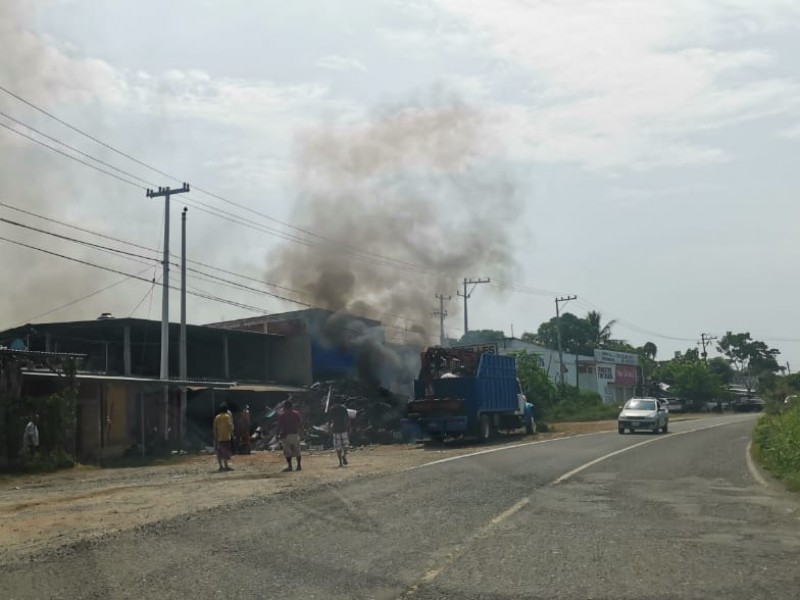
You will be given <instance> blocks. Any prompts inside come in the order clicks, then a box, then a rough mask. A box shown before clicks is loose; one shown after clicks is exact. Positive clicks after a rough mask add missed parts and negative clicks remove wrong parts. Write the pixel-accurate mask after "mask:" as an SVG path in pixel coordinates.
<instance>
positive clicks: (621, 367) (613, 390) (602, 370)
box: [594, 350, 639, 404]
mask: <svg viewBox="0 0 800 600" xmlns="http://www.w3.org/2000/svg"><path fill="white" fill-rule="evenodd" d="M594 358H595V362H596V371H597V392H598V393H599V394H600V396H601V397H602V398H603V401H604V402H605V403H606V404H624V403H625V402H627V401H628V400H629V399H630V398H632V397H633V396H635V395H636V384H637V381H638V375H639V370H638V362H639V361H638V357H637V356H636V355H635V354H628V353H627V352H614V351H611V350H595V351H594Z"/></svg>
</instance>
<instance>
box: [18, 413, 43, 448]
mask: <svg viewBox="0 0 800 600" xmlns="http://www.w3.org/2000/svg"><path fill="white" fill-rule="evenodd" d="M22 446H23V448H24V449H25V452H26V453H27V454H29V455H30V454H33V452H34V451H35V450H36V449H37V448H38V447H39V428H38V427H37V426H36V415H31V417H30V419H29V420H28V424H27V425H25V433H24V434H23V436H22Z"/></svg>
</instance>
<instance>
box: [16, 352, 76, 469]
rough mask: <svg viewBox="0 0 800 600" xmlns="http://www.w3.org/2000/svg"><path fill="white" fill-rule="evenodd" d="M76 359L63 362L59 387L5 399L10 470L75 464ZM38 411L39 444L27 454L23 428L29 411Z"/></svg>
mask: <svg viewBox="0 0 800 600" xmlns="http://www.w3.org/2000/svg"><path fill="white" fill-rule="evenodd" d="M75 373H76V365H75V363H74V361H66V362H65V363H64V364H63V366H62V372H61V373H60V377H59V383H60V389H59V390H58V392H56V393H55V394H53V395H51V396H47V397H42V398H26V397H15V398H9V399H8V400H7V402H6V423H7V427H8V437H7V439H6V443H7V444H8V456H9V459H10V460H9V470H10V471H13V472H24V473H41V472H46V471H55V470H58V469H64V468H70V467H73V466H74V465H75V459H74V456H75V426H76V405H77V398H78V385H77V379H76V377H75ZM34 414H35V415H37V426H38V428H39V448H38V449H37V450H36V451H35V452H34V453H33V454H32V455H29V454H26V453H25V452H24V451H23V448H22V438H23V431H24V430H25V425H26V424H27V422H28V419H29V417H30V415H34Z"/></svg>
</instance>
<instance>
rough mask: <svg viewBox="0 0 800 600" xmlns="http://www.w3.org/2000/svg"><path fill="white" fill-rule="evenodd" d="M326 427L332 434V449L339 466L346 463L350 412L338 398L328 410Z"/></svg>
mask: <svg viewBox="0 0 800 600" xmlns="http://www.w3.org/2000/svg"><path fill="white" fill-rule="evenodd" d="M328 427H329V428H330V432H331V435H332V436H333V449H334V450H336V456H337V457H339V466H340V467H344V466H346V465H347V447H348V446H349V445H350V436H349V435H348V434H349V433H350V414H349V413H348V412H347V407H346V406H345V405H344V404H342V403H341V402H340V401H339V400H338V399H337V400H336V401H335V402H334V404H333V406H331V407H330V410H328Z"/></svg>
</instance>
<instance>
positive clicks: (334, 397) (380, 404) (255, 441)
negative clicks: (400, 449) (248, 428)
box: [251, 380, 408, 449]
mask: <svg viewBox="0 0 800 600" xmlns="http://www.w3.org/2000/svg"><path fill="white" fill-rule="evenodd" d="M335 401H339V402H341V403H342V404H344V406H345V407H347V408H348V409H349V411H350V415H351V418H352V431H351V434H350V443H351V445H353V446H361V445H366V444H391V443H394V442H396V441H397V440H398V439H399V438H400V436H399V432H400V420H401V419H402V418H403V417H404V416H405V407H406V404H407V402H408V400H407V398H405V397H403V396H400V395H398V394H394V393H392V392H390V391H389V390H387V389H385V388H381V387H376V386H373V385H370V384H368V383H364V382H360V381H355V380H339V381H326V382H317V383H315V384H314V385H312V386H311V387H309V388H308V389H307V390H306V391H304V392H301V393H297V394H294V395H293V396H292V402H293V403H294V407H295V409H296V410H298V411H299V412H300V414H302V415H303V420H304V424H305V440H306V442H307V443H308V445H309V446H323V447H326V448H327V447H329V446H330V444H331V439H330V433H329V432H328V431H327V422H328V418H327V415H326V407H327V406H328V405H329V404H332V403H333V402H335ZM279 410H280V407H279V406H275V407H272V408H268V409H267V410H266V411H265V412H264V414H262V415H260V416H258V417H255V416H254V418H253V422H254V424H257V428H256V432H255V433H254V434H253V436H252V441H251V445H252V447H253V448H254V449H267V448H269V449H275V448H277V446H278V442H277V439H276V437H275V434H276V429H277V420H278V411H279Z"/></svg>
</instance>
